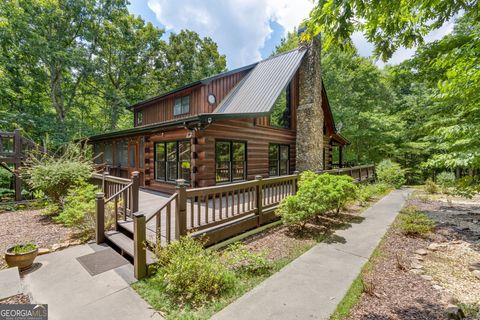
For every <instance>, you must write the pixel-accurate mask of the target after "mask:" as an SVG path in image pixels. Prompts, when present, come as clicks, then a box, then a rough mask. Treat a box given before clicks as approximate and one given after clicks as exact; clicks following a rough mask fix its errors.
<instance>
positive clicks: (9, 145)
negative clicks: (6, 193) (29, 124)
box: [0, 129, 38, 201]
mask: <svg viewBox="0 0 480 320" xmlns="http://www.w3.org/2000/svg"><path fill="white" fill-rule="evenodd" d="M36 148H38V146H37V145H36V144H35V143H34V142H33V141H32V140H30V139H28V138H25V137H23V136H22V134H21V131H20V129H16V130H14V131H13V132H1V131H0V166H1V167H3V168H4V169H5V170H7V171H9V172H11V173H12V175H13V176H14V189H15V201H21V200H22V185H21V184H22V182H21V179H20V173H19V169H20V167H21V165H22V162H23V161H24V160H25V156H26V152H27V151H28V150H31V149H36ZM10 165H13V168H14V169H13V170H12V169H11V168H10Z"/></svg>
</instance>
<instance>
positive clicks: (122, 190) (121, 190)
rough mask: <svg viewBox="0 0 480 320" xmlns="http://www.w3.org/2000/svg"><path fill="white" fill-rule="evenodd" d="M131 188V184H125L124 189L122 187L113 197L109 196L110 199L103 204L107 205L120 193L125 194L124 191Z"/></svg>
mask: <svg viewBox="0 0 480 320" xmlns="http://www.w3.org/2000/svg"><path fill="white" fill-rule="evenodd" d="M131 186H133V182H131V183H129V184H127V185H126V186H125V187H123V188H122V189H120V191H117V193H115V194H114V195H112V196H110V198H108V199H106V200H105V202H104V203H105V204H106V203H109V202H110V201H112V200H113V199H114V198H116V197H118V196H119V195H120V194H121V193H123V192H125V190H127V189H128V188H130V187H131Z"/></svg>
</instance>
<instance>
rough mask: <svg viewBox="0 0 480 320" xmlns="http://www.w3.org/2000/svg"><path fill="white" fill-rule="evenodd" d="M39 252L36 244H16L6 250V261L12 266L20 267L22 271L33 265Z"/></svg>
mask: <svg viewBox="0 0 480 320" xmlns="http://www.w3.org/2000/svg"><path fill="white" fill-rule="evenodd" d="M37 254H38V247H37V246H36V245H15V246H13V247H10V248H8V249H7V251H6V252H5V261H6V262H7V264H8V266H9V267H10V268H11V267H18V268H19V269H20V271H24V270H27V269H28V268H30V267H31V266H32V264H33V261H34V260H35V258H36V257H37Z"/></svg>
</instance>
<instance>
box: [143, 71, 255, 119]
mask: <svg viewBox="0 0 480 320" xmlns="http://www.w3.org/2000/svg"><path fill="white" fill-rule="evenodd" d="M245 74H246V71H243V72H238V73H234V74H232V75H229V76H226V77H223V78H219V79H216V80H213V81H212V82H210V83H209V84H208V85H206V86H205V85H198V86H195V87H193V88H190V89H186V90H182V91H180V92H178V93H176V94H174V95H171V96H168V97H166V98H164V99H161V100H158V101H152V102H151V103H147V104H144V105H142V106H139V107H137V108H135V110H134V112H135V113H137V112H139V111H141V112H142V125H146V124H152V123H159V122H164V121H169V120H175V119H181V118H185V117H190V116H194V115H197V114H202V113H210V112H212V111H213V110H214V109H215V108H216V107H217V105H218V102H220V101H221V100H222V99H223V98H224V97H225V95H227V94H228V92H229V91H230V90H231V89H232V88H233V87H234V86H235V85H236V84H237V83H238V82H239V81H240V80H241V79H242V78H243V77H244V76H245ZM209 93H213V94H214V95H215V97H216V101H217V102H216V103H215V104H212V105H211V104H209V103H208V100H207V97H208V94H209ZM186 95H190V111H189V112H188V113H185V114H181V115H177V116H174V115H173V104H174V100H175V98H177V97H183V96H186ZM136 118H137V115H136V114H135V119H136ZM136 125H137V124H135V126H136Z"/></svg>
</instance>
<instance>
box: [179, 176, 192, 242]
mask: <svg viewBox="0 0 480 320" xmlns="http://www.w3.org/2000/svg"><path fill="white" fill-rule="evenodd" d="M175 182H176V183H177V186H176V188H175V190H176V192H177V205H176V206H175V219H176V221H178V222H176V223H175V225H176V226H177V227H178V231H175V234H177V233H178V235H179V236H185V235H187V186H186V185H185V179H177V180H175ZM192 205H193V204H192ZM192 223H193V221H192Z"/></svg>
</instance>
